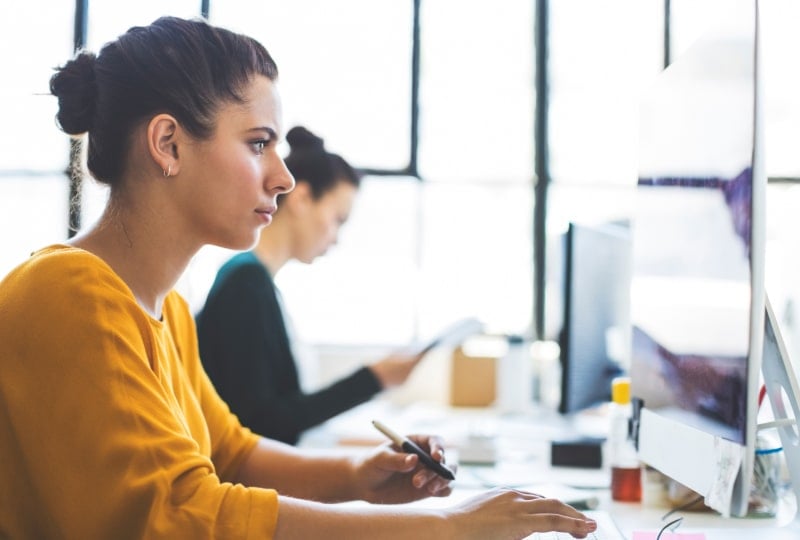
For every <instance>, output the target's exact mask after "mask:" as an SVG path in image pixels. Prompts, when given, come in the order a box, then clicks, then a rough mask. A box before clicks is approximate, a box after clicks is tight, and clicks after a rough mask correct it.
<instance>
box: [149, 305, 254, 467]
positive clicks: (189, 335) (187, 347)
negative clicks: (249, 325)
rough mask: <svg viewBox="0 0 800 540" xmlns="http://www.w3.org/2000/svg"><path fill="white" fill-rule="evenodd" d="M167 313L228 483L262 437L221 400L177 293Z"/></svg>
mask: <svg viewBox="0 0 800 540" xmlns="http://www.w3.org/2000/svg"><path fill="white" fill-rule="evenodd" d="M164 312H165V320H168V321H169V324H170V329H171V332H172V334H173V335H174V336H175V341H176V344H177V346H178V352H179V356H180V358H181V362H182V364H183V368H184V370H185V371H186V375H187V377H188V379H189V383H190V384H191V387H192V390H193V393H194V395H195V396H197V399H198V400H199V402H200V407H201V408H202V411H203V416H204V418H205V422H206V424H207V426H208V431H209V435H210V442H211V445H212V446H211V460H212V461H213V463H214V467H215V468H216V470H217V474H218V475H219V477H220V478H222V479H223V480H226V479H227V480H229V479H231V478H232V477H233V476H234V475H235V474H236V472H237V471H238V470H239V466H240V465H241V463H242V461H244V459H245V457H247V455H248V454H249V453H250V451H251V450H252V449H253V447H254V446H255V445H256V443H257V442H258V439H259V437H258V435H255V434H254V433H253V432H252V431H250V430H249V429H248V428H246V427H244V426H242V425H241V423H240V422H239V419H238V418H237V417H236V415H234V414H233V413H232V412H231V411H230V408H229V407H228V405H227V404H226V403H225V401H224V400H223V399H222V398H221V397H219V394H218V393H217V391H216V389H215V388H214V384H213V383H212V382H211V379H209V377H208V375H207V374H206V372H205V370H204V369H203V365H202V363H201V362H200V352H199V350H198V345H197V331H196V329H195V324H194V318H193V317H192V316H191V312H190V310H189V307H188V305H187V304H186V302H185V301H184V300H183V299H182V298H181V297H180V296H179V295H178V294H177V293H172V294H171V295H170V296H169V297H168V299H167V302H166V305H165V309H164Z"/></svg>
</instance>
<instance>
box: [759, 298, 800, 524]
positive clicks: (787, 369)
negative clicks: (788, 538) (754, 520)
mask: <svg viewBox="0 0 800 540" xmlns="http://www.w3.org/2000/svg"><path fill="white" fill-rule="evenodd" d="M761 373H762V374H763V375H764V383H765V385H766V387H767V395H768V396H769V401H770V404H771V405H772V411H773V414H774V416H775V420H774V421H772V422H767V423H765V424H760V425H759V426H758V428H759V430H763V429H769V428H774V429H777V431H778V433H779V434H780V438H781V444H782V445H783V453H784V456H785V457H786V465H787V467H788V469H789V474H790V477H791V481H792V489H793V491H794V494H795V500H796V512H795V515H794V519H793V521H792V522H791V523H790V524H789V525H787V527H790V528H791V529H792V530H797V531H798V532H800V431H799V430H798V418H800V405H799V403H800V389H798V385H797V379H796V377H795V374H794V370H793V368H792V365H791V362H790V360H789V355H788V353H787V351H786V346H785V345H784V343H783V339H782V338H781V334H780V328H779V326H778V321H777V319H776V318H775V313H774V312H773V310H772V305H771V304H770V302H769V298H766V316H765V317H764V356H763V358H762V362H761Z"/></svg>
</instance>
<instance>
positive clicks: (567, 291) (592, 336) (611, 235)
mask: <svg viewBox="0 0 800 540" xmlns="http://www.w3.org/2000/svg"><path fill="white" fill-rule="evenodd" d="M565 248H566V249H565V271H564V277H565V279H564V325H563V327H562V330H561V335H560V337H559V345H560V346H561V399H560V403H559V409H558V410H559V412H561V413H562V414H567V413H572V412H576V411H579V410H581V409H585V408H587V407H590V406H592V405H596V404H598V403H601V402H603V401H609V400H610V399H611V379H613V378H614V377H615V376H617V375H619V374H620V372H621V371H622V368H621V366H620V364H619V362H618V361H617V359H618V358H619V356H624V351H619V348H620V347H622V348H624V347H625V346H626V344H627V340H628V337H629V327H630V317H629V312H630V305H629V304H630V265H631V239H630V228H629V226H628V225H627V224H626V223H604V224H600V225H584V224H578V223H570V224H569V228H568V230H567V235H566V241H565Z"/></svg>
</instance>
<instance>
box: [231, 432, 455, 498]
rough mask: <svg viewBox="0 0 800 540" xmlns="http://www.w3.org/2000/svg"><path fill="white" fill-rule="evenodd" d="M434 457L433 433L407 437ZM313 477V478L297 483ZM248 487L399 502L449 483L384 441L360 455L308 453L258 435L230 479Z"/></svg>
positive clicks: (437, 449) (437, 450) (439, 492)
mask: <svg viewBox="0 0 800 540" xmlns="http://www.w3.org/2000/svg"><path fill="white" fill-rule="evenodd" d="M411 438H412V439H413V440H414V442H416V443H417V444H419V445H420V446H422V447H423V448H425V449H430V450H431V451H432V455H433V456H434V459H437V460H439V461H442V460H443V456H444V453H443V450H442V444H441V441H440V440H439V439H438V438H437V437H416V436H412V437H411ZM298 478H313V479H314V481H313V482H298V481H297V479H298ZM235 481H236V482H241V483H242V484H244V485H248V486H261V487H270V488H275V489H277V490H278V491H279V492H280V493H281V494H286V495H289V496H292V497H299V498H303V499H313V500H317V501H322V502H341V501H349V500H364V501H368V502H375V503H403V502H410V501H414V500H418V499H422V498H425V497H428V496H438V497H444V496H447V495H449V494H450V491H451V489H450V486H449V482H448V481H447V480H445V479H444V478H441V477H440V476H438V475H437V474H436V473H434V472H433V471H431V470H429V469H427V468H425V467H423V466H422V465H421V464H420V463H419V458H418V457H417V456H415V455H413V454H406V453H404V452H399V451H396V449H393V448H392V446H390V445H389V444H385V445H382V446H379V447H377V448H376V449H375V450H373V451H372V452H369V453H366V454H364V455H361V456H353V455H351V454H348V455H344V454H335V453H330V452H329V453H324V454H323V453H320V454H317V455H313V454H309V452H308V450H303V451H302V452H301V451H300V450H298V449H297V448H295V447H293V446H289V445H286V444H283V443H280V442H277V441H273V440H270V439H261V440H260V441H259V443H258V445H256V447H255V448H254V449H253V451H252V452H251V453H250V456H249V457H248V459H247V460H246V461H245V462H244V463H243V464H242V467H241V468H240V470H239V474H238V476H237V478H236V479H235Z"/></svg>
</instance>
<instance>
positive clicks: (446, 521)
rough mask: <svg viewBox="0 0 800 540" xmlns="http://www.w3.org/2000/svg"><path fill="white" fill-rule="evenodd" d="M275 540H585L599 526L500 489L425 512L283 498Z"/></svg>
mask: <svg viewBox="0 0 800 540" xmlns="http://www.w3.org/2000/svg"><path fill="white" fill-rule="evenodd" d="M279 504H280V513H279V515H278V523H277V528H276V532H275V538H277V539H284V538H312V537H317V536H318V535H319V531H322V530H324V531H325V537H326V538H353V537H354V536H353V535H354V531H358V536H359V537H363V538H376V539H381V540H394V539H397V540H400V539H405V540H408V539H411V538H443V539H451V538H457V539H459V540H485V539H486V538H493V539H508V540H511V539H519V538H524V537H526V536H528V535H529V534H531V533H533V532H542V531H561V532H567V533H569V534H571V535H572V536H574V537H575V538H585V537H586V535H587V534H589V533H590V532H592V531H594V530H595V529H596V528H597V525H596V523H595V522H593V521H591V520H586V519H585V517H584V516H583V515H582V514H581V513H580V512H578V511H577V510H575V509H573V508H572V507H570V506H567V505H565V504H564V503H562V502H560V501H557V500H555V499H544V498H541V497H539V496H538V495H534V494H531V493H525V492H519V491H515V490H510V489H497V490H493V491H489V492H486V493H483V494H481V495H478V496H476V497H474V498H472V499H470V500H467V501H465V502H463V503H461V504H458V505H455V506H453V507H452V508H446V509H423V508H412V507H402V506H401V507H397V506H377V507H369V508H362V507H359V508H348V507H342V506H334V507H331V506H330V505H322V504H320V503H314V502H309V501H301V500H297V499H288V498H281V500H280V503H279Z"/></svg>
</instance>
